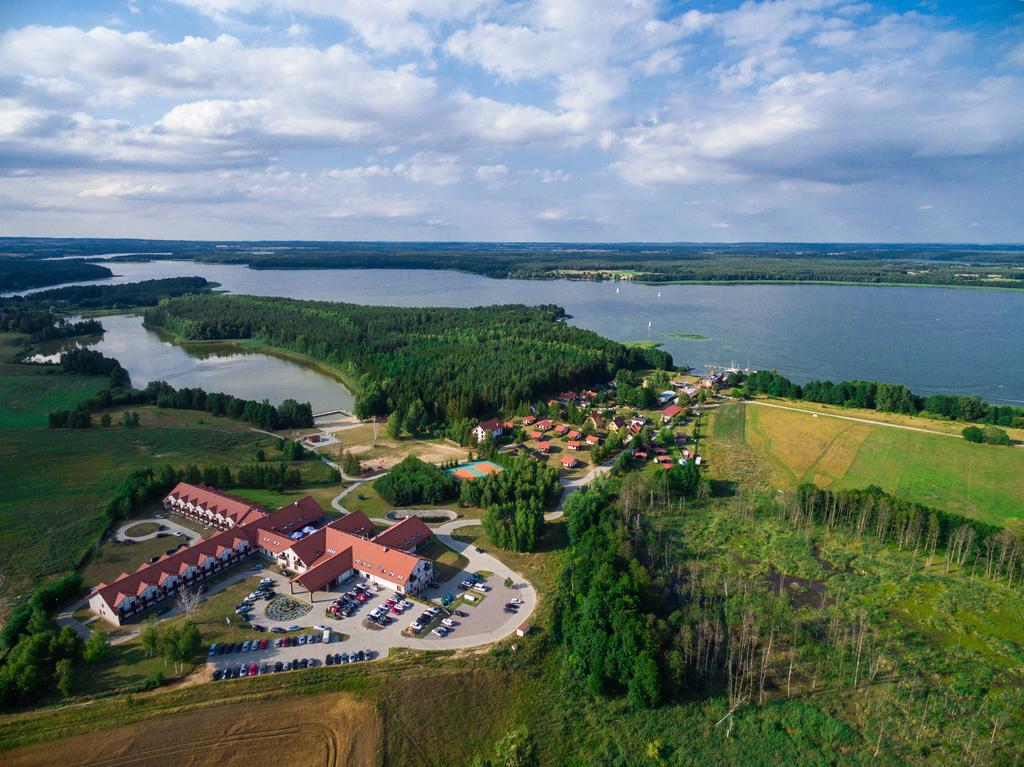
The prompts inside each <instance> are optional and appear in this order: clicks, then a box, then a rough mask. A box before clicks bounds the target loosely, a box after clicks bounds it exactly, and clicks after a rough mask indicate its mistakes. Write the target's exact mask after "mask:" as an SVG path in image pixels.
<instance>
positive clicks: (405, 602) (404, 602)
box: [399, 599, 412, 610]
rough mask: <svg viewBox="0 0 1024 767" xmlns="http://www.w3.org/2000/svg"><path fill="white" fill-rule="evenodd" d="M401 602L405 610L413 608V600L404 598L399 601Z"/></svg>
mask: <svg viewBox="0 0 1024 767" xmlns="http://www.w3.org/2000/svg"><path fill="white" fill-rule="evenodd" d="M399 604H400V605H402V609H403V610H411V609H412V602H410V601H409V600H408V599H403V600H402V601H401V602H399Z"/></svg>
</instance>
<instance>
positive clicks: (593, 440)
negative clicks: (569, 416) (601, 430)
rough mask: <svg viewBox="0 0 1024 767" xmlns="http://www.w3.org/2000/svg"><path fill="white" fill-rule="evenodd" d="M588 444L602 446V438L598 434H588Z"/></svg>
mask: <svg viewBox="0 0 1024 767" xmlns="http://www.w3.org/2000/svg"><path fill="white" fill-rule="evenodd" d="M586 442H587V444H588V445H599V444H601V438H600V437H599V436H597V435H596V434H588V435H587V438H586Z"/></svg>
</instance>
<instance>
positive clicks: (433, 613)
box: [426, 607, 441, 615]
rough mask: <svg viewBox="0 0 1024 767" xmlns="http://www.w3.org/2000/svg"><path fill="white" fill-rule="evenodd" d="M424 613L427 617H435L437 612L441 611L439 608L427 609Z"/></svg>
mask: <svg viewBox="0 0 1024 767" xmlns="http://www.w3.org/2000/svg"><path fill="white" fill-rule="evenodd" d="M426 612H427V615H437V614H438V613H439V612H441V609H440V608H439V607H428V608H427V610H426Z"/></svg>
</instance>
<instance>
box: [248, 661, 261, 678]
mask: <svg viewBox="0 0 1024 767" xmlns="http://www.w3.org/2000/svg"><path fill="white" fill-rule="evenodd" d="M259 670H260V668H259V666H257V665H256V664H255V663H253V664H252V665H250V666H249V676H256V674H257V673H259Z"/></svg>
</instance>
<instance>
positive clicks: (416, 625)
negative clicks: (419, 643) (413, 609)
mask: <svg viewBox="0 0 1024 767" xmlns="http://www.w3.org/2000/svg"><path fill="white" fill-rule="evenodd" d="M409 628H411V629H412V630H413V631H415V632H416V633H417V634H418V633H420V632H421V631H423V624H422V623H420V622H419V621H413V623H412V625H411V626H409Z"/></svg>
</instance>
